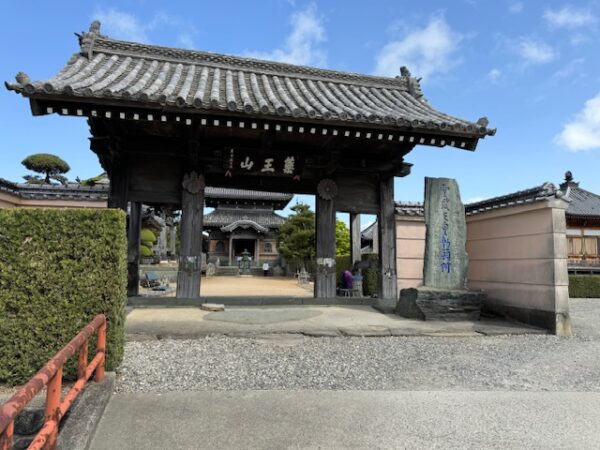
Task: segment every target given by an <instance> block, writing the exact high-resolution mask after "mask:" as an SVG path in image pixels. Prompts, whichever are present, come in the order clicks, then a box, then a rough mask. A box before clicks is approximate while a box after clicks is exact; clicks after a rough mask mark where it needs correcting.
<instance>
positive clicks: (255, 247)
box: [254, 238, 259, 267]
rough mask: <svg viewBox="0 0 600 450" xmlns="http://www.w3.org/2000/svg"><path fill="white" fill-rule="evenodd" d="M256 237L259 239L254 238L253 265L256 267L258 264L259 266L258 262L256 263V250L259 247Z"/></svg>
mask: <svg viewBox="0 0 600 450" xmlns="http://www.w3.org/2000/svg"><path fill="white" fill-rule="evenodd" d="M258 239H259V238H256V239H255V240H254V265H255V266H256V267H258V266H259V263H258V250H259V247H258Z"/></svg>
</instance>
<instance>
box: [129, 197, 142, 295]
mask: <svg viewBox="0 0 600 450" xmlns="http://www.w3.org/2000/svg"><path fill="white" fill-rule="evenodd" d="M141 229H142V202H131V203H130V205H129V229H128V230H127V241H128V245H127V295H128V296H130V297H134V296H136V295H138V294H139V286H140V234H141Z"/></svg>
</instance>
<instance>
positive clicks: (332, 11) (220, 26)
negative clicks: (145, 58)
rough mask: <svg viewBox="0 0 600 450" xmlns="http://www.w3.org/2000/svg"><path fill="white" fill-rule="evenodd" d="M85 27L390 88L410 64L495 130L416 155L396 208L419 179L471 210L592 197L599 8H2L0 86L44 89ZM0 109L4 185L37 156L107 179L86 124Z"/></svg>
mask: <svg viewBox="0 0 600 450" xmlns="http://www.w3.org/2000/svg"><path fill="white" fill-rule="evenodd" d="M24 8H26V9H27V11H26V13H25V11H24ZM93 19H100V20H101V21H102V32H103V33H104V34H107V35H109V36H112V37H115V38H121V39H126V40H136V41H144V42H148V43H153V44H159V45H167V46H177V47H187V48H197V49H201V50H208V51H213V52H221V53H227V54H235V55H251V56H255V57H263V58H268V59H277V60H281V61H286V62H291V63H298V64H307V65H316V66H320V67H326V68H331V69H337V70H345V71H353V72H362V73H375V74H381V75H389V76H395V75H397V74H398V72H399V67H400V66H401V65H406V66H408V67H409V69H410V70H411V72H412V73H413V75H415V76H418V77H423V81H422V86H423V90H424V93H425V96H426V98H427V99H428V100H429V101H430V103H431V104H432V105H433V106H435V107H436V108H438V109H440V110H442V111H444V112H446V113H449V114H452V115H456V116H459V117H461V118H465V119H470V120H477V119H478V118H479V117H481V116H487V117H488V118H489V120H490V126H491V127H497V128H498V132H497V134H496V136H494V137H488V138H486V139H484V140H482V141H480V144H479V146H478V149H477V150H476V151H475V152H468V151H464V150H458V149H454V148H450V147H446V148H442V149H438V148H433V147H425V146H417V147H416V148H415V150H413V152H412V153H411V154H409V155H408V157H407V161H408V162H411V163H413V164H414V167H413V173H412V174H411V175H410V176H409V177H407V178H404V179H397V180H396V199H397V200H412V201H421V200H422V196H423V177H425V176H436V177H451V178H456V179H457V180H458V182H459V184H460V187H461V193H462V197H463V200H465V201H470V200H475V199H481V198H487V197H491V196H495V195H502V194H505V193H508V192H513V191H515V190H520V189H524V188H527V187H531V186H534V185H537V184H541V183H542V182H545V181H552V182H554V183H559V182H561V181H562V179H563V174H564V172H565V171H566V170H571V171H572V172H573V174H574V177H575V179H576V181H580V182H581V186H582V187H584V188H586V189H588V190H591V191H593V192H597V193H600V58H598V48H599V43H600V2H599V1H583V2H564V1H547V2H544V1H535V2H533V1H528V2H526V1H514V0H494V1H492V0H453V1H432V0H421V1H419V2H414V1H410V2H409V1H398V0H393V1H383V0H382V1H375V0H373V1H371V2H359V1H352V2H349V1H341V0H337V1H333V0H331V1H318V2H317V1H314V2H305V1H300V0H296V1H289V0H288V1H285V0H272V1H260V2H248V1H237V2H234V1H227V2H225V1H223V2H214V1H210V2H208V1H188V2H184V1H170V2H153V1H149V0H148V1H144V0H137V1H119V2H115V1H104V2H93V1H89V2H88V1H86V2H82V1H78V2H75V1H61V2H39V3H36V5H35V7H34V6H33V5H31V7H24V6H23V5H22V4H17V3H16V2H8V3H6V4H4V5H3V14H2V16H1V17H0V40H1V42H3V50H2V54H3V55H2V56H3V57H2V58H0V74H1V76H2V79H3V80H13V79H14V76H15V74H16V73H17V72H18V71H20V70H22V71H25V72H27V73H28V74H29V75H30V76H31V77H32V78H33V79H45V78H48V77H51V76H52V75H54V74H55V73H56V72H57V71H58V70H59V69H60V68H61V67H62V66H63V65H64V64H65V63H66V61H67V60H68V58H69V57H70V55H71V54H72V53H74V52H75V51H77V49H78V46H77V40H76V37H75V36H74V35H73V32H76V31H81V30H87V28H88V26H89V23H90V22H91V21H92V20H93ZM0 105H1V107H0V136H1V137H2V140H1V142H0V177H2V178H6V179H9V180H13V181H18V180H20V179H21V177H22V176H23V175H25V174H26V173H27V171H26V170H25V168H24V167H22V166H21V164H20V162H21V160H22V159H23V158H24V157H25V156H27V155H29V154H31V153H38V152H49V153H55V154H58V155H59V156H61V157H62V158H63V159H65V160H66V161H67V162H68V163H69V164H70V165H71V168H72V170H71V171H70V172H69V173H68V174H67V175H68V176H69V178H71V179H74V178H75V177H76V176H79V177H81V178H87V177H91V176H94V175H96V174H98V173H99V172H100V171H101V168H100V166H99V164H98V161H97V159H96V156H95V155H94V154H93V153H92V152H91V151H90V150H89V143H88V140H87V138H88V136H89V133H88V129H87V124H86V122H85V120H82V119H80V118H66V117H56V116H43V117H32V116H31V112H30V110H29V104H28V102H27V101H25V100H24V99H22V98H21V97H20V96H17V95H15V94H14V93H12V92H8V91H6V90H5V89H0Z"/></svg>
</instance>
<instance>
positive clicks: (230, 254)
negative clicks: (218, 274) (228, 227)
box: [229, 231, 234, 266]
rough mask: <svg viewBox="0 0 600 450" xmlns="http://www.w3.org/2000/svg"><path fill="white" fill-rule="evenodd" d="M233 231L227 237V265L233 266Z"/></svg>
mask: <svg viewBox="0 0 600 450" xmlns="http://www.w3.org/2000/svg"><path fill="white" fill-rule="evenodd" d="M232 260H233V231H232V232H231V234H230V235H229V265H230V266H233V265H234V264H233V261H232Z"/></svg>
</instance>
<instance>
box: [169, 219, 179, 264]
mask: <svg viewBox="0 0 600 450" xmlns="http://www.w3.org/2000/svg"><path fill="white" fill-rule="evenodd" d="M170 232H171V239H170V241H169V251H170V252H171V258H175V256H176V253H177V226H176V225H175V223H174V222H173V225H171V230H170Z"/></svg>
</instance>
